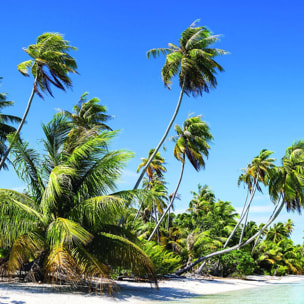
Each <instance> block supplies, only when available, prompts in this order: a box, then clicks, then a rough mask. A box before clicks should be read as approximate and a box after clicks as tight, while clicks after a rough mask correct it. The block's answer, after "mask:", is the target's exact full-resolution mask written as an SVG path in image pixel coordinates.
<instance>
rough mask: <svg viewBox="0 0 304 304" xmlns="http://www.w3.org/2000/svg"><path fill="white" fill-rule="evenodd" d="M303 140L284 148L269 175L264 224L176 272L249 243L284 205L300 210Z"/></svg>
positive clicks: (303, 193)
mask: <svg viewBox="0 0 304 304" xmlns="http://www.w3.org/2000/svg"><path fill="white" fill-rule="evenodd" d="M303 173H304V141H299V142H296V143H294V144H293V145H292V146H291V147H289V148H288V149H287V150H286V153H285V156H284V157H283V158H282V166H281V167H274V168H273V169H272V172H271V175H270V176H269V183H268V188H269V195H270V197H271V199H272V201H273V202H274V203H275V206H274V210H273V212H272V214H271V215H270V217H269V219H268V221H267V222H266V224H265V225H264V226H263V227H261V228H260V229H259V231H257V232H256V233H255V234H254V235H253V236H251V237H249V238H248V239H247V240H246V241H244V242H242V243H239V244H237V245H235V246H232V247H230V248H226V249H223V250H220V251H217V252H213V253H211V254H208V255H205V256H202V257H200V258H198V259H197V260H196V261H195V262H193V263H191V264H190V265H188V266H187V267H184V268H182V269H180V270H178V271H177V272H176V273H177V274H182V273H185V272H186V271H188V270H190V269H191V268H193V267H194V266H196V265H197V264H199V263H201V262H202V261H205V260H206V259H209V258H211V257H214V256H218V255H221V254H225V253H228V252H230V251H232V250H236V249H240V248H241V247H244V246H246V245H247V244H249V243H251V242H252V241H253V240H255V239H256V238H257V237H259V236H260V235H261V233H262V232H263V231H264V230H265V229H267V228H268V227H269V226H270V225H271V224H272V223H273V221H274V220H275V219H276V218H277V217H278V215H279V214H280V212H281V210H282V209H283V207H284V205H285V206H286V209H287V210H288V211H289V210H293V211H298V212H300V211H301V208H302V206H303V205H304V174H303Z"/></svg>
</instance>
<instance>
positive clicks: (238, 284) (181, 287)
mask: <svg viewBox="0 0 304 304" xmlns="http://www.w3.org/2000/svg"><path fill="white" fill-rule="evenodd" d="M249 279H251V280H238V279H218V278H217V279H214V280H211V281H209V280H208V281H207V280H199V279H191V278H185V279H171V280H164V281H160V282H159V289H156V288H155V287H153V286H152V288H151V285H150V284H148V283H130V282H118V285H119V287H120V292H119V293H117V294H116V295H115V297H110V296H107V295H97V296H96V295H95V294H85V293H81V292H70V291H65V292H59V291H58V289H54V288H53V287H51V288H50V287H49V286H47V285H44V284H41V285H37V284H17V283H14V284H7V283H0V304H13V303H14V304H55V303H56V304H64V303H72V304H86V303H88V304H95V303H102V304H114V303H134V304H139V303H153V302H154V301H171V300H180V301H181V303H182V300H183V299H188V298H192V297H193V296H198V295H206V294H216V293H222V292H226V291H233V290H240V289H246V288H254V287H258V286H269V285H275V284H281V283H291V282H295V281H298V280H304V276H287V277H282V278H279V277H265V276H250V277H249Z"/></svg>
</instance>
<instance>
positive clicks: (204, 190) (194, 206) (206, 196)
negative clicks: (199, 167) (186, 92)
mask: <svg viewBox="0 0 304 304" xmlns="http://www.w3.org/2000/svg"><path fill="white" fill-rule="evenodd" d="M197 188H198V192H195V191H191V194H192V195H193V199H192V200H191V201H190V203H189V208H188V211H191V212H194V213H199V212H200V210H202V209H204V208H205V207H206V205H209V204H208V203H215V195H214V193H213V192H212V191H211V189H210V188H209V187H208V186H207V185H204V186H202V185H201V184H198V186H197ZM205 202H207V204H205Z"/></svg>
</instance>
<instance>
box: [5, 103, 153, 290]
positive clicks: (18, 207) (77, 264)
mask: <svg viewBox="0 0 304 304" xmlns="http://www.w3.org/2000/svg"><path fill="white" fill-rule="evenodd" d="M91 106H92V107H94V106H95V103H93V104H92V103H90V104H89V105H86V107H87V108H88V109H89V108H90V107H91ZM82 107H83V105H82ZM80 113H81V111H79V115H80ZM96 115H98V111H97V112H96ZM78 121H79V120H76V119H74V120H72V119H70V120H69V117H68V118H67V116H66V115H63V113H59V114H57V115H55V117H54V119H53V120H52V121H51V122H49V123H48V124H46V125H43V131H44V133H45V139H44V140H43V144H44V147H45V154H38V153H37V152H36V151H35V150H34V149H32V148H30V147H29V144H28V143H26V142H23V141H22V140H21V139H18V140H17V141H15V143H14V145H13V154H14V156H15V159H14V161H13V164H14V167H15V169H16V171H17V174H18V175H19V177H20V178H21V179H22V180H23V181H25V182H27V183H28V192H27V193H18V192H16V191H13V190H7V189H1V190H0V199H1V202H2V204H1V206H0V219H1V221H0V228H1V229H0V234H1V235H0V247H2V248H7V249H9V250H10V256H9V262H8V270H9V272H10V273H12V274H14V273H15V272H16V271H17V270H18V269H20V268H21V267H23V265H24V264H25V263H28V262H30V261H32V260H36V261H37V263H38V264H39V267H40V268H41V269H42V272H43V275H44V277H45V278H44V279H45V280H49V281H52V280H58V279H60V280H61V279H62V278H64V279H65V280H67V281H69V282H71V283H72V284H75V285H77V284H78V283H80V282H81V281H82V278H83V276H85V277H86V278H87V279H90V278H92V277H95V278H97V277H99V278H103V280H100V281H99V283H100V284H102V282H105V281H104V280H107V279H108V278H109V272H110V268H109V265H111V266H112V267H114V268H115V266H120V265H123V266H124V267H126V268H127V267H128V268H129V269H131V270H132V271H133V272H134V273H138V274H140V275H142V274H143V273H144V274H148V275H150V276H152V277H153V264H152V262H151V261H150V259H149V258H148V256H147V255H146V254H145V253H144V252H143V251H142V250H141V249H140V248H139V247H138V245H137V244H136V243H134V239H135V238H134V237H132V236H131V234H130V233H127V232H125V231H124V230H123V229H122V228H121V227H119V226H118V225H117V223H118V220H119V217H120V216H121V215H122V214H123V212H124V210H125V207H126V204H127V202H128V200H130V199H134V198H135V197H139V196H141V195H144V192H143V191H141V190H138V191H119V192H113V191H115V190H116V181H117V179H118V178H119V177H120V175H121V172H122V169H123V167H124V165H125V163H126V161H127V160H128V159H129V158H130V157H131V156H132V154H131V153H129V152H127V151H123V150H117V151H111V150H110V149H109V143H110V141H111V140H112V139H113V138H114V137H115V136H116V134H117V132H116V131H109V130H104V128H102V129H101V130H100V129H99V126H97V127H95V125H91V126H89V127H87V128H86V132H77V134H78V136H77V137H75V136H74V134H75V132H74V130H75V128H76V129H77V128H78V130H79V125H78V124H76V123H75V122H78ZM135 242H136V241H135ZM96 282H97V281H96Z"/></svg>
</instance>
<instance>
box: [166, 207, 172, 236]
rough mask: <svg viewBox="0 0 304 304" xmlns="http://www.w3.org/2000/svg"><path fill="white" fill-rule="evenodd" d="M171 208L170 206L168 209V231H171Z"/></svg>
mask: <svg viewBox="0 0 304 304" xmlns="http://www.w3.org/2000/svg"><path fill="white" fill-rule="evenodd" d="M170 210H171V208H169V210H168V222H167V231H169V228H170Z"/></svg>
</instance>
